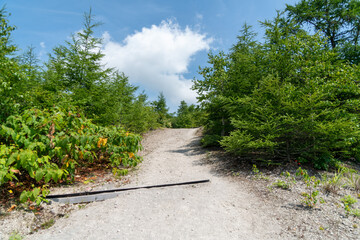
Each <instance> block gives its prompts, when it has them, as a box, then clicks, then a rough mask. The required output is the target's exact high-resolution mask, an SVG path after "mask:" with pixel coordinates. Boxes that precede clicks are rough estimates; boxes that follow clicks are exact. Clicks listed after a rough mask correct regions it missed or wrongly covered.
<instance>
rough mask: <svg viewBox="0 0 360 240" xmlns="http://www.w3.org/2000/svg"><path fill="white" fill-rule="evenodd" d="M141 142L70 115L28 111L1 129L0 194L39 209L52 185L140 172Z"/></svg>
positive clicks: (54, 110) (120, 130)
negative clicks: (103, 173)
mask: <svg viewBox="0 0 360 240" xmlns="http://www.w3.org/2000/svg"><path fill="white" fill-rule="evenodd" d="M140 141H141V137H140V136H139V135H136V134H132V133H129V132H127V131H125V130H124V129H123V128H121V127H101V126H98V125H95V124H93V123H92V122H91V121H90V120H89V119H86V118H85V117H84V116H83V115H82V114H80V113H77V112H74V111H71V110H70V111H66V110H64V109H60V108H52V109H48V110H39V109H31V110H26V111H25V112H24V113H23V114H21V115H13V116H10V117H9V118H8V119H7V121H6V122H5V123H4V124H2V125H1V126H0V193H1V194H2V195H3V196H6V197H8V198H19V200H20V202H27V201H31V202H36V203H37V204H40V202H41V201H43V200H44V198H45V197H46V195H47V194H48V193H49V191H48V190H47V189H48V186H49V184H53V183H58V182H65V183H71V182H73V181H74V177H75V172H76V171H77V169H79V168H83V167H91V166H94V165H96V164H106V165H108V166H109V167H111V168H113V169H114V170H113V171H114V172H117V171H120V172H125V171H126V169H127V168H130V167H134V166H136V165H137V164H138V163H139V162H140V161H141V157H140V156H138V155H137V154H136V153H137V152H138V151H139V150H140V149H141V145H140ZM117 169H119V170H117Z"/></svg>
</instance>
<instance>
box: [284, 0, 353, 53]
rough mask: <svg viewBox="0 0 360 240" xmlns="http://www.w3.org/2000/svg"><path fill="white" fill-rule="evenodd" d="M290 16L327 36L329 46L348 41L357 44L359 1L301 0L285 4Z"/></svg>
mask: <svg viewBox="0 0 360 240" xmlns="http://www.w3.org/2000/svg"><path fill="white" fill-rule="evenodd" d="M286 11H287V13H288V15H289V16H290V17H292V18H293V19H295V20H296V21H297V22H298V23H300V24H309V25H311V26H312V27H314V30H315V31H321V32H322V34H324V36H326V37H327V40H328V42H329V45H330V47H332V48H333V49H335V48H336V47H337V46H339V45H342V44H344V43H345V42H349V43H351V44H353V45H354V46H357V45H358V39H359V34H360V25H359V16H360V3H359V1H356V0H301V1H300V2H298V3H296V4H295V5H294V6H291V5H287V7H286Z"/></svg>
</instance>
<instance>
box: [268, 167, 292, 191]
mask: <svg viewBox="0 0 360 240" xmlns="http://www.w3.org/2000/svg"><path fill="white" fill-rule="evenodd" d="M280 175H281V176H283V177H284V178H285V179H284V180H280V179H278V180H276V181H275V182H274V183H273V184H272V186H274V187H277V188H281V189H285V190H287V189H290V188H291V186H292V185H293V184H295V183H296V180H295V178H294V177H293V176H291V174H290V173H289V172H287V171H286V172H282V173H281V174H280Z"/></svg>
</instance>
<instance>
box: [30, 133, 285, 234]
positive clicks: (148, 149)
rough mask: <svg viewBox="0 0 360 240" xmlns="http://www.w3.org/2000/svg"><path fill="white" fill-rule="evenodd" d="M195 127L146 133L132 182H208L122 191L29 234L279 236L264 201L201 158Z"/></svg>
mask: <svg viewBox="0 0 360 240" xmlns="http://www.w3.org/2000/svg"><path fill="white" fill-rule="evenodd" d="M197 131H198V129H165V130H158V131H155V132H153V133H151V134H149V135H148V136H147V137H146V140H145V142H144V146H145V149H144V152H143V155H144V161H143V163H142V164H141V165H140V167H139V170H137V171H135V173H132V176H131V179H132V181H131V183H130V184H129V185H128V186H129V187H130V186H142V185H152V184H163V183H174V182H185V181H192V180H200V179H210V180H211V182H210V183H203V184H198V185H187V186H176V187H168V188H157V189H141V190H137V191H129V192H123V193H122V194H120V195H119V196H118V197H117V198H113V199H109V200H106V201H103V202H95V203H91V204H89V205H87V206H86V207H85V208H83V209H79V210H77V211H75V212H73V213H71V215H70V216H69V217H68V218H62V219H59V220H58V221H56V223H55V225H54V226H52V227H51V228H49V229H47V230H41V231H39V232H37V233H35V234H33V235H29V236H27V239H61V240H63V239H107V240H110V239H137V240H138V239H279V238H280V232H281V228H280V225H279V224H278V222H277V220H276V219H272V217H271V216H273V215H272V214H269V212H270V208H269V207H267V205H266V204H265V202H264V201H263V200H262V199H260V198H258V197H257V196H255V195H254V194H252V193H249V192H248V191H247V190H246V189H245V187H243V186H242V185H241V184H239V183H237V182H234V181H232V180H231V179H230V178H227V177H224V176H220V175H218V174H216V172H215V171H212V169H211V166H209V165H207V164H204V159H206V157H207V154H206V152H205V151H204V150H202V149H201V148H200V147H199V137H198V136H197V135H196V133H197Z"/></svg>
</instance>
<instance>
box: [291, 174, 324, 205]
mask: <svg viewBox="0 0 360 240" xmlns="http://www.w3.org/2000/svg"><path fill="white" fill-rule="evenodd" d="M296 176H300V177H302V179H303V180H304V182H305V184H306V188H307V190H308V192H303V193H302V194H301V195H302V196H303V200H302V201H303V203H304V204H305V205H306V206H307V207H310V208H313V207H315V206H316V204H317V203H318V201H319V200H320V203H323V202H324V200H323V199H322V198H318V195H319V191H318V190H317V189H316V188H317V187H318V186H319V184H320V183H321V181H320V180H319V179H316V177H315V176H310V175H309V174H308V172H307V171H306V170H305V169H301V167H300V168H299V169H298V170H297V171H296Z"/></svg>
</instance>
